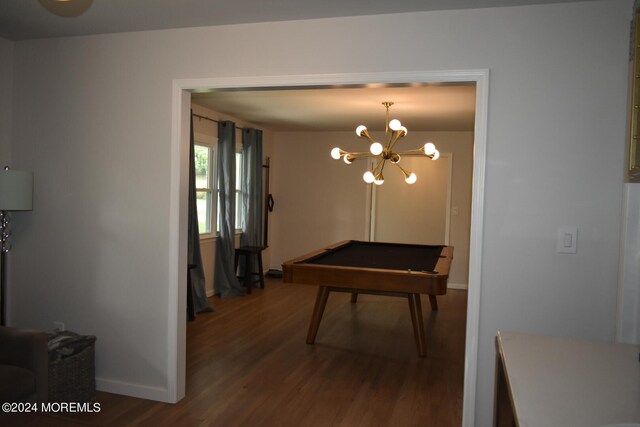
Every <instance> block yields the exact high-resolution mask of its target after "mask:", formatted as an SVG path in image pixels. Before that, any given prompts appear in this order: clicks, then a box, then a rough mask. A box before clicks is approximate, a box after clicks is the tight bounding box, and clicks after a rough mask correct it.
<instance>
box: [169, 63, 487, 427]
mask: <svg viewBox="0 0 640 427" xmlns="http://www.w3.org/2000/svg"><path fill="white" fill-rule="evenodd" d="M443 82H444V83H460V82H472V83H473V84H475V86H476V101H475V121H474V131H473V134H474V146H473V180H472V194H471V204H472V208H471V231H470V244H469V248H470V249H469V253H470V258H469V274H468V277H469V294H468V307H467V331H466V337H467V338H466V350H465V375H464V377H465V380H464V407H463V422H464V424H465V425H471V424H472V422H473V418H474V408H475V381H476V360H477V333H478V328H477V325H478V318H479V295H480V285H481V283H480V279H481V277H480V265H481V262H480V261H481V252H480V249H481V241H482V223H483V221H482V212H483V209H482V206H483V187H484V186H483V182H484V167H485V165H484V159H485V147H486V120H487V111H486V109H487V96H488V71H487V70H470V71H455V72H437V73H432V72H419V73H368V74H340V75H335V74H333V75H309V76H304V75H303V76H281V77H247V78H230V79H215V78H212V79H202V80H179V81H175V82H174V105H173V138H172V173H171V176H172V186H171V194H172V197H171V200H172V205H171V215H172V219H171V224H172V226H171V230H170V238H171V243H172V244H173V245H172V248H174V250H173V251H172V253H171V256H170V269H171V275H172V277H174V278H175V281H174V283H175V284H174V285H173V286H172V289H171V294H172V295H171V296H172V297H173V298H170V301H172V304H171V306H170V321H172V322H173V323H172V325H171V335H170V336H169V349H170V358H169V370H170V374H171V375H170V380H171V382H172V386H173V387H171V389H172V393H173V399H174V400H175V401H178V400H180V399H181V398H182V397H183V396H184V388H185V383H184V382H185V380H184V379H185V342H186V333H185V319H184V310H183V308H184V307H185V306H186V283H185V282H186V277H185V275H183V274H181V272H182V271H186V244H185V243H184V242H185V241H186V216H187V215H186V214H187V212H186V203H184V200H185V199H186V188H187V175H188V168H187V164H188V163H187V160H188V140H189V107H190V103H191V92H192V91H200V90H234V89H235V90H240V89H246V90H249V89H256V88H258V89H261V90H276V89H282V88H286V89H308V88H320V87H335V86H340V87H345V86H347V87H348V86H352V87H353V86H367V85H380V84H382V85H407V84H439V83H443Z"/></svg>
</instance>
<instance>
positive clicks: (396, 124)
mask: <svg viewBox="0 0 640 427" xmlns="http://www.w3.org/2000/svg"><path fill="white" fill-rule="evenodd" d="M401 127H402V123H400V120H398V119H393V120H391V121H390V122H389V128H390V129H391V130H400V128H401Z"/></svg>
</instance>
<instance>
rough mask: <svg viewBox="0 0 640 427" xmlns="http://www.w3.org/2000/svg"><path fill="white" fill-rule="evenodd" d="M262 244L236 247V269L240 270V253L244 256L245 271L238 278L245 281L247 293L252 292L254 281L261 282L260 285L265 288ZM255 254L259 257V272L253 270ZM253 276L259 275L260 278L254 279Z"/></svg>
mask: <svg viewBox="0 0 640 427" xmlns="http://www.w3.org/2000/svg"><path fill="white" fill-rule="evenodd" d="M263 250H264V248H263V247H262V246H240V247H239V248H236V260H235V264H234V265H235V269H236V271H238V260H239V259H240V255H243V256H244V271H243V272H242V275H241V276H238V279H240V280H242V281H243V282H244V287H245V288H247V293H248V294H250V293H251V284H252V283H254V282H260V287H261V288H263V289H264V274H263V273H262V251H263ZM252 256H255V257H256V258H257V259H258V272H257V273H254V272H252V271H251V257H252ZM252 276H258V280H252Z"/></svg>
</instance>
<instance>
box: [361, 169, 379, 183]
mask: <svg viewBox="0 0 640 427" xmlns="http://www.w3.org/2000/svg"><path fill="white" fill-rule="evenodd" d="M362 179H364V182H366V183H367V184H371V183H372V182H373V181H374V180H375V179H376V177H375V176H373V173H372V172H371V171H366V172H365V173H364V175H362Z"/></svg>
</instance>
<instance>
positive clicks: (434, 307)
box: [429, 295, 438, 311]
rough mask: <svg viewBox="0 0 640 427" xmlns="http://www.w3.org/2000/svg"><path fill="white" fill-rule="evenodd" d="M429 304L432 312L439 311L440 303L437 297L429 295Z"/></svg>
mask: <svg viewBox="0 0 640 427" xmlns="http://www.w3.org/2000/svg"><path fill="white" fill-rule="evenodd" d="M429 303H431V310H433V311H438V301H437V300H436V296H435V295H429Z"/></svg>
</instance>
